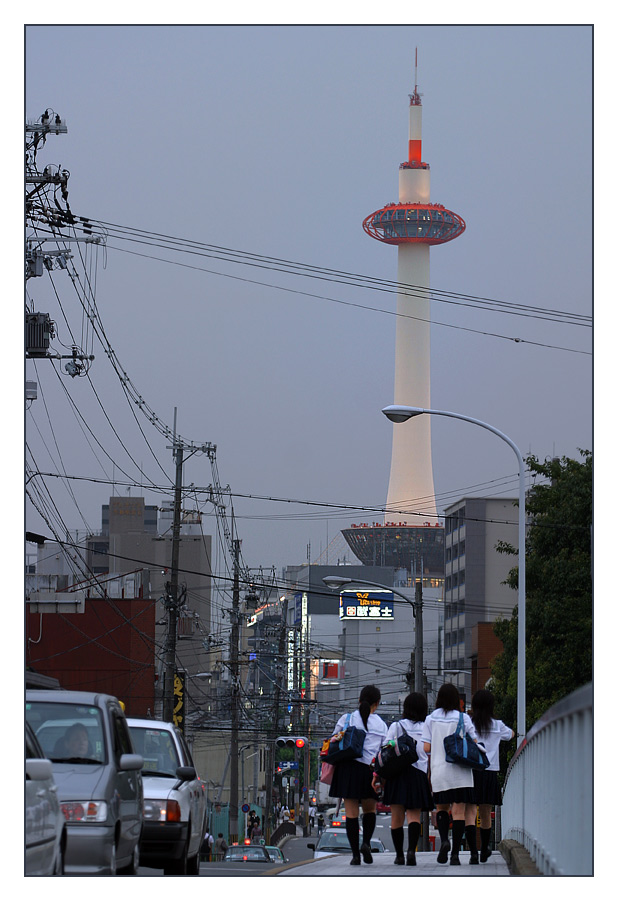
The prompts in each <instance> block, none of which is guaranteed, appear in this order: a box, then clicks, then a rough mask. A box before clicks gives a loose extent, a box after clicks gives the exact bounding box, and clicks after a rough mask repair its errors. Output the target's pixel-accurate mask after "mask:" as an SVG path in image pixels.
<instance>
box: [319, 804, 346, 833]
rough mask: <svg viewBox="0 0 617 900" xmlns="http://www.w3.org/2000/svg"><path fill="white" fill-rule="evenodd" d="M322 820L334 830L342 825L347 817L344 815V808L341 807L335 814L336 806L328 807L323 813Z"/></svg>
mask: <svg viewBox="0 0 617 900" xmlns="http://www.w3.org/2000/svg"><path fill="white" fill-rule="evenodd" d="M324 818H325V820H326V824H327V825H329V826H331V827H332V828H336V826H337V825H341V824H342V825H344V824H345V820H346V818H347V816H346V815H345V807H344V806H341V808H340V809H339V811H338V813H337V811H336V806H329V807H328V809H327V810H326V811H325V813H324Z"/></svg>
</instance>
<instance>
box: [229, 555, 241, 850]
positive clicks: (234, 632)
mask: <svg viewBox="0 0 617 900" xmlns="http://www.w3.org/2000/svg"><path fill="white" fill-rule="evenodd" d="M233 562H234V581H233V595H232V611H231V637H230V647H229V661H230V674H231V743H230V748H229V754H230V760H231V770H230V773H229V840H230V843H231V842H233V841H237V840H238V728H239V711H240V710H239V702H238V701H239V699H240V698H239V685H240V672H239V655H238V650H239V648H238V644H239V639H240V541H239V540H238V539H237V538H236V539H234V541H233Z"/></svg>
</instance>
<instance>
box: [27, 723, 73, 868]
mask: <svg viewBox="0 0 617 900" xmlns="http://www.w3.org/2000/svg"><path fill="white" fill-rule="evenodd" d="M25 724H26V816H25V818H26V829H25V831H26V875H62V874H63V873H64V849H65V847H66V828H65V824H64V816H63V814H62V810H61V809H60V801H59V799H58V789H57V787H56V783H55V781H54V774H53V770H52V764H51V760H49V759H46V758H45V754H44V753H43V750H42V749H41V745H40V744H39V742H38V740H37V739H36V736H35V734H34V732H33V730H32V728H31V727H30V725H29V724H28V723H27V722H26V723H25Z"/></svg>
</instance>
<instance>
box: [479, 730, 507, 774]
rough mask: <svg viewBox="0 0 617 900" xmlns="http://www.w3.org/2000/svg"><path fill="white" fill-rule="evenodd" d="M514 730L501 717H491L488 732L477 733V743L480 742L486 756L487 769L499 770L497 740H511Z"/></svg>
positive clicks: (490, 770)
mask: <svg viewBox="0 0 617 900" xmlns="http://www.w3.org/2000/svg"><path fill="white" fill-rule="evenodd" d="M513 737H514V732H513V731H512V729H511V728H508V726H507V725H504V724H503V722H502V721H501V719H491V724H490V727H489V731H488V733H484V732H483V733H482V734H478V743H479V744H482V746H483V747H484V749H485V750H486V755H487V756H488V763H489V765H488V771H489V772H498V771H499V742H500V741H511V740H512V738H513Z"/></svg>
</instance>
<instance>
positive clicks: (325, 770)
mask: <svg viewBox="0 0 617 900" xmlns="http://www.w3.org/2000/svg"><path fill="white" fill-rule="evenodd" d="M333 775H334V766H333V765H332V763H329V762H322V764H321V772H320V775H319V780H320V781H321V783H322V784H332V776H333Z"/></svg>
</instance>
